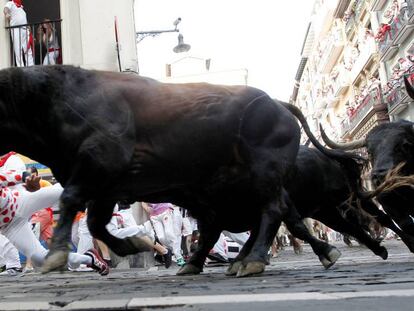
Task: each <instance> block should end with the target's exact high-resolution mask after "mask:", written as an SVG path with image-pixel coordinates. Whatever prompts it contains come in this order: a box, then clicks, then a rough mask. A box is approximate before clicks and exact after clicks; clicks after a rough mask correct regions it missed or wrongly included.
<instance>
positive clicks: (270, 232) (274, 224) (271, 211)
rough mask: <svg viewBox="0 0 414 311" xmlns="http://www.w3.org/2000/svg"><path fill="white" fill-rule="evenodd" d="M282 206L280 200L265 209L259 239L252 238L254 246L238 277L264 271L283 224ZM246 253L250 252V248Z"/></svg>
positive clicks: (258, 230)
mask: <svg viewBox="0 0 414 311" xmlns="http://www.w3.org/2000/svg"><path fill="white" fill-rule="evenodd" d="M281 204H282V202H281V201H280V200H279V202H277V201H276V202H273V203H271V204H269V205H268V208H265V209H264V211H263V213H262V217H261V221H260V226H259V227H258V229H257V237H256V238H253V237H252V238H251V240H252V242H251V243H252V246H251V248H250V251H249V252H248V254H247V256H245V257H244V258H243V260H242V265H240V266H239V269H238V271H237V277H245V276H249V275H253V274H258V273H262V272H263V271H264V269H265V265H266V262H267V260H266V257H267V252H268V250H269V248H270V245H271V244H272V241H273V239H274V237H275V235H276V232H277V230H278V229H279V226H280V223H281V215H282V213H281V211H280V205H281ZM255 236H256V233H255ZM249 240H250V239H249ZM248 246H249V245H248ZM245 251H246V252H247V251H248V247H246V249H245ZM243 255H244V254H243Z"/></svg>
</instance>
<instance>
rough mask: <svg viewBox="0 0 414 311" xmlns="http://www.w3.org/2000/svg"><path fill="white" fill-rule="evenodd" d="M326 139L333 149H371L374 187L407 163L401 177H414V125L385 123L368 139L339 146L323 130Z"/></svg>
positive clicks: (412, 93)
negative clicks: (398, 166) (390, 171)
mask: <svg viewBox="0 0 414 311" xmlns="http://www.w3.org/2000/svg"><path fill="white" fill-rule="evenodd" d="M404 82H405V86H406V89H407V93H408V95H409V96H410V97H411V98H413V99H414V89H413V87H412V86H411V85H410V83H409V82H408V80H407V78H405V77H404ZM321 134H322V139H323V140H324V142H325V143H326V144H327V145H328V146H329V147H331V148H334V149H342V150H354V149H358V148H367V151H368V154H369V157H370V162H371V165H372V172H371V174H372V180H373V182H374V184H376V185H378V183H380V182H382V181H383V180H384V177H385V175H386V174H387V172H388V171H389V170H391V169H393V168H395V167H396V166H397V165H398V164H399V163H402V162H405V163H406V164H405V165H404V167H403V168H402V170H401V174H403V175H408V174H414V163H413V162H414V159H413V155H414V123H413V122H410V121H405V120H400V121H397V122H392V123H386V124H381V125H378V126H377V127H375V128H374V129H373V130H372V131H371V132H370V133H369V134H368V135H367V137H366V138H363V139H359V140H356V141H351V142H348V143H336V142H333V141H332V140H330V139H329V138H328V137H327V135H326V134H325V132H324V131H323V128H321Z"/></svg>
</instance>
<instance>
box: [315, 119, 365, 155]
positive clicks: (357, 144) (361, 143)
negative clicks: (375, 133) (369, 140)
mask: <svg viewBox="0 0 414 311" xmlns="http://www.w3.org/2000/svg"><path fill="white" fill-rule="evenodd" d="M320 130H321V136H322V140H323V141H324V142H325V144H326V145H327V146H328V147H330V148H332V149H341V150H354V149H358V148H363V147H365V144H366V142H365V138H361V139H358V140H355V141H351V142H349V143H336V142H334V141H332V140H331V139H330V138H329V137H328V136H327V135H326V133H325V131H324V130H323V127H322V125H320Z"/></svg>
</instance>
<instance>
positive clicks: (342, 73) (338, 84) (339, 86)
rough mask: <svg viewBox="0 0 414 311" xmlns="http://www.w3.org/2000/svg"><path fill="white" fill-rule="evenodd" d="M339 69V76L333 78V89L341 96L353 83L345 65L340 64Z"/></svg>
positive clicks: (337, 95) (335, 94)
mask: <svg viewBox="0 0 414 311" xmlns="http://www.w3.org/2000/svg"><path fill="white" fill-rule="evenodd" d="M337 70H338V75H337V77H336V78H335V79H332V89H333V94H334V96H335V97H339V96H340V95H342V94H343V93H345V91H346V90H347V88H348V87H349V86H350V85H351V81H350V80H351V79H350V76H349V71H348V70H346V69H345V68H344V66H340V67H339V68H337Z"/></svg>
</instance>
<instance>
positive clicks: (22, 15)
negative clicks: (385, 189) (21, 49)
mask: <svg viewBox="0 0 414 311" xmlns="http://www.w3.org/2000/svg"><path fill="white" fill-rule="evenodd" d="M4 7H5V8H8V9H9V10H10V16H11V17H10V26H16V25H25V24H27V17H26V12H25V11H24V10H23V7H20V8H18V7H17V6H16V4H15V3H14V2H13V1H8V2H7V3H6V5H5V6H4Z"/></svg>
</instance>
